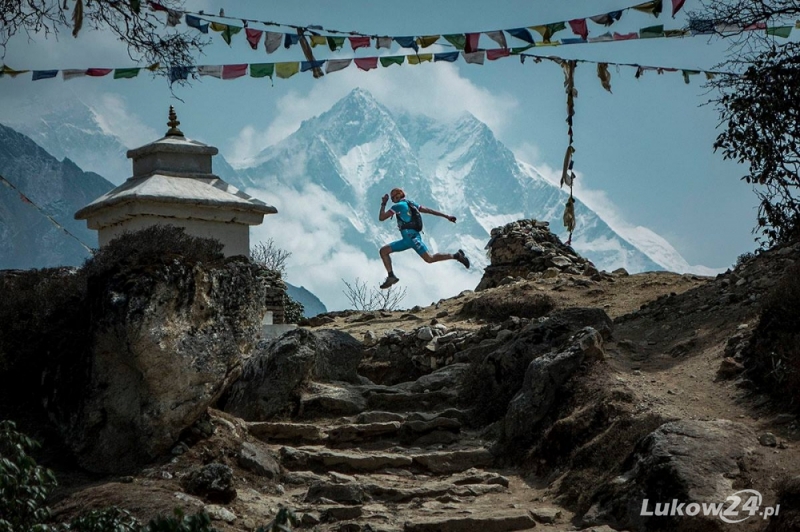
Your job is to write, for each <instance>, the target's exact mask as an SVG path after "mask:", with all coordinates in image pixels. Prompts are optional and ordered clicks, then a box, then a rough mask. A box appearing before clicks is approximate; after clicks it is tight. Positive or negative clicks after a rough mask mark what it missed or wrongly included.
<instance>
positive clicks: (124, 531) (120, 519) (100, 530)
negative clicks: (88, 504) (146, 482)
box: [58, 506, 141, 532]
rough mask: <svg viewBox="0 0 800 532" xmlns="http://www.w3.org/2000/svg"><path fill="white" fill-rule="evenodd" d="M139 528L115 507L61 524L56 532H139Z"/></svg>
mask: <svg viewBox="0 0 800 532" xmlns="http://www.w3.org/2000/svg"><path fill="white" fill-rule="evenodd" d="M140 530H141V526H140V525H139V521H137V520H136V518H135V517H133V516H132V515H131V514H130V513H129V512H128V511H127V510H121V509H119V508H117V507H115V506H112V507H110V508H105V509H103V510H92V511H89V512H86V513H83V514H81V515H80V516H78V517H76V518H75V519H73V520H72V521H70V522H69V523H66V524H62V525H61V526H60V527H59V528H58V532H67V531H69V532H139V531H140Z"/></svg>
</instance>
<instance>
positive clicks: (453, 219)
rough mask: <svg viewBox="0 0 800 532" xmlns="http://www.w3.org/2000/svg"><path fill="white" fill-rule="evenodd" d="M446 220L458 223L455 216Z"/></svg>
mask: <svg viewBox="0 0 800 532" xmlns="http://www.w3.org/2000/svg"><path fill="white" fill-rule="evenodd" d="M445 218H447V219H448V220H450V221H451V222H453V223H456V217H455V216H445Z"/></svg>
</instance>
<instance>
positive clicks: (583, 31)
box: [569, 18, 589, 40]
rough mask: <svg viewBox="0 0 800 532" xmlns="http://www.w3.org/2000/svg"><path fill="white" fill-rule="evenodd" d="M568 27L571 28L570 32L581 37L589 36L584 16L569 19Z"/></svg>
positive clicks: (586, 37) (584, 38)
mask: <svg viewBox="0 0 800 532" xmlns="http://www.w3.org/2000/svg"><path fill="white" fill-rule="evenodd" d="M569 27H570V28H572V33H574V34H575V35H580V37H581V39H583V40H586V39H588V38H589V28H588V26H587V25H586V19H585V18H576V19H574V20H570V21H569Z"/></svg>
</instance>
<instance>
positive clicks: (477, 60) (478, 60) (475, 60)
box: [461, 52, 486, 65]
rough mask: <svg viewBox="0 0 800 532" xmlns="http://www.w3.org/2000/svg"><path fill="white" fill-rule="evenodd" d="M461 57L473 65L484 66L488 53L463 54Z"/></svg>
mask: <svg viewBox="0 0 800 532" xmlns="http://www.w3.org/2000/svg"><path fill="white" fill-rule="evenodd" d="M461 55H463V56H464V61H466V62H467V63H471V64H473V65H482V64H483V60H484V59H485V58H486V52H461Z"/></svg>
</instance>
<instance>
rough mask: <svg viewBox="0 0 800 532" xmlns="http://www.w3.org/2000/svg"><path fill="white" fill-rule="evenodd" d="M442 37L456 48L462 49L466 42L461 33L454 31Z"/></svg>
mask: <svg viewBox="0 0 800 532" xmlns="http://www.w3.org/2000/svg"><path fill="white" fill-rule="evenodd" d="M442 37H444V39H445V40H446V41H447V42H449V43H450V44H452V45H453V46H454V47H455V48H456V50H463V49H464V46H465V45H466V44H467V38H466V36H464V34H463V33H454V34H452V35H442Z"/></svg>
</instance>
